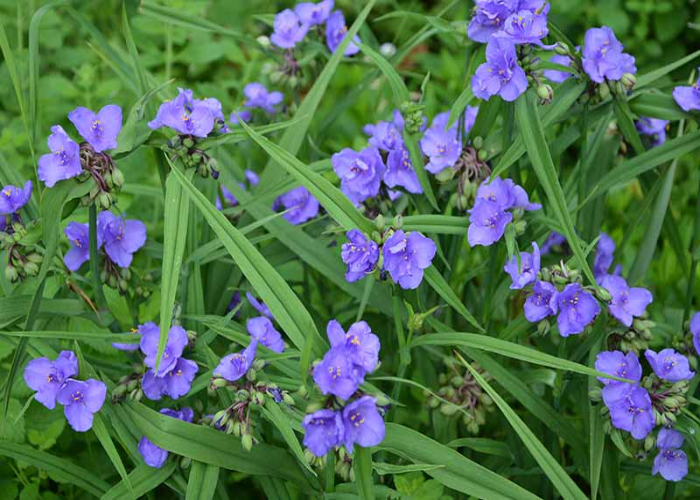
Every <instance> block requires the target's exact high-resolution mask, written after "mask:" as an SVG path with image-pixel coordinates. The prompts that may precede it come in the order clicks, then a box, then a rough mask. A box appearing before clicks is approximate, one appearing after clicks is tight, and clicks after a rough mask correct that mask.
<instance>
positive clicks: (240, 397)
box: [236, 389, 250, 401]
mask: <svg viewBox="0 0 700 500" xmlns="http://www.w3.org/2000/svg"><path fill="white" fill-rule="evenodd" d="M248 399H250V392H248V391H247V390H246V389H240V390H239V391H238V392H236V401H248Z"/></svg>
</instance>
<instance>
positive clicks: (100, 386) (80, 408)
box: [56, 378, 107, 432]
mask: <svg viewBox="0 0 700 500" xmlns="http://www.w3.org/2000/svg"><path fill="white" fill-rule="evenodd" d="M106 395H107V386H106V385H105V384H104V383H102V382H100V381H99V380H95V379H92V378H91V379H88V380H85V381H81V380H73V379H68V380H67V381H66V383H65V384H63V386H62V387H61V389H60V390H59V391H58V393H57V394H56V401H58V402H59V403H61V404H62V405H63V413H64V414H65V416H66V418H67V419H68V423H69V424H70V426H71V427H72V428H73V430H75V431H78V432H85V431H87V430H90V429H91V428H92V420H93V417H94V414H95V413H97V412H98V411H100V408H102V405H103V404H104V402H105V396H106Z"/></svg>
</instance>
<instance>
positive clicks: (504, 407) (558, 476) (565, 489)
mask: <svg viewBox="0 0 700 500" xmlns="http://www.w3.org/2000/svg"><path fill="white" fill-rule="evenodd" d="M457 356H458V357H459V358H460V361H461V362H462V364H464V366H466V367H467V369H468V370H469V371H470V372H471V374H472V376H473V377H474V379H475V380H476V381H477V382H478V383H479V385H480V386H481V387H483V388H484V390H485V391H486V392H487V393H488V395H489V396H491V399H492V400H493V401H494V403H496V406H498V407H499V408H500V410H501V411H502V412H503V415H504V416H505V417H506V419H507V420H508V422H509V423H510V425H511V426H512V427H513V429H514V430H515V432H516V433H517V434H518V436H519V437H520V439H521V440H522V441H523V444H525V447H526V448H527V449H528V450H529V451H530V453H531V454H532V456H533V458H534V459H535V460H536V461H537V463H538V464H539V465H540V467H542V470H543V471H544V473H545V474H546V475H547V477H548V478H549V479H550V481H552V484H554V487H555V488H556V489H557V491H559V493H560V494H561V495H562V497H564V498H576V499H583V500H585V499H586V498H587V497H586V495H584V494H583V492H582V491H581V489H580V488H579V487H578V486H576V483H574V481H573V480H572V479H571V477H569V475H568V474H567V473H566V472H565V471H564V469H563V468H562V466H561V465H559V463H558V462H557V461H556V460H555V458H554V457H553V456H552V455H551V454H550V453H549V451H547V448H545V447H544V445H543V444H542V442H541V441H540V440H539V439H537V436H535V434H534V433H533V432H532V431H531V430H530V428H529V427H528V426H527V425H526V424H525V422H523V420H522V419H521V418H520V417H519V416H518V414H517V413H515V412H514V411H513V409H512V408H511V407H510V405H508V403H506V402H505V400H504V399H503V398H501V396H500V395H499V394H498V393H497V392H496V391H494V390H493V388H492V387H491V386H490V385H489V383H488V382H486V379H484V377H482V376H481V374H480V373H479V372H478V371H477V370H475V369H474V368H472V367H471V365H470V364H469V363H467V362H466V361H465V360H464V359H463V358H462V357H461V356H459V355H457Z"/></svg>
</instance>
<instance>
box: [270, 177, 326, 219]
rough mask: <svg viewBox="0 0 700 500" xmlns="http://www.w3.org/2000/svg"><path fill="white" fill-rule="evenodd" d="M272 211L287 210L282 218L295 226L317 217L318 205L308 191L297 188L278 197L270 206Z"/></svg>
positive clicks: (301, 187)
mask: <svg viewBox="0 0 700 500" xmlns="http://www.w3.org/2000/svg"><path fill="white" fill-rule="evenodd" d="M272 208H273V210H277V209H279V208H284V209H285V210H289V211H288V212H287V213H286V214H284V215H283V216H282V217H284V218H285V219H287V221H289V223H290V224H294V225H295V226H296V225H298V224H303V223H304V222H307V221H309V220H311V219H313V218H314V217H316V216H317V215H318V209H319V203H318V200H317V199H316V198H314V197H313V196H312V195H311V193H309V190H308V189H306V188H305V187H304V186H299V187H298V188H294V189H292V190H291V191H287V192H286V193H284V194H283V195H281V196H279V197H278V198H277V199H276V200H275V203H274V204H273V205H272Z"/></svg>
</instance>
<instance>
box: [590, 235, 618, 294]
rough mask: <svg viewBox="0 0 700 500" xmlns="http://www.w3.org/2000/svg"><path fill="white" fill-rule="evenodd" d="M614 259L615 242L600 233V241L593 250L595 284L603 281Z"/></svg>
mask: <svg viewBox="0 0 700 500" xmlns="http://www.w3.org/2000/svg"><path fill="white" fill-rule="evenodd" d="M614 257H615V241H613V239H612V238H611V237H610V236H608V235H607V234H605V233H600V239H598V244H597V245H596V250H595V260H594V261H593V275H594V276H595V279H596V281H597V282H599V283H600V282H601V281H603V278H605V276H606V275H607V274H608V269H610V266H611V265H612V263H613V259H614Z"/></svg>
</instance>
